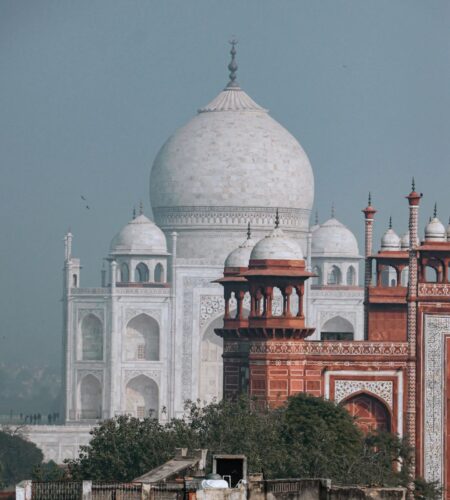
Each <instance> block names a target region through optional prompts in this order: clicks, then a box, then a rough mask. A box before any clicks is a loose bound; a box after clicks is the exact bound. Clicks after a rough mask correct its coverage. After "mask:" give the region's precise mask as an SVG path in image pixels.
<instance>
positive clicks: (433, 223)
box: [425, 203, 447, 242]
mask: <svg viewBox="0 0 450 500" xmlns="http://www.w3.org/2000/svg"><path fill="white" fill-rule="evenodd" d="M425 241H426V242H432V241H436V242H437V241H447V232H446V230H445V227H444V224H442V222H441V221H440V220H439V219H438V216H437V204H436V203H435V204H434V212H433V218H432V219H431V220H430V222H429V223H428V224H427V225H426V227H425Z"/></svg>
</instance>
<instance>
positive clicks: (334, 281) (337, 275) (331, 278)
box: [327, 265, 342, 285]
mask: <svg viewBox="0 0 450 500" xmlns="http://www.w3.org/2000/svg"><path fill="white" fill-rule="evenodd" d="M341 283H342V273H341V270H340V269H339V267H338V266H334V265H333V266H331V268H330V270H329V272H328V277H327V284H328V285H340V284H341Z"/></svg>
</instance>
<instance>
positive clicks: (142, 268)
mask: <svg viewBox="0 0 450 500" xmlns="http://www.w3.org/2000/svg"><path fill="white" fill-rule="evenodd" d="M149 279H150V273H149V271H148V267H147V265H146V264H144V263H143V262H139V264H138V265H137V266H136V268H135V270H134V281H135V282H136V283H147V282H148V281H149Z"/></svg>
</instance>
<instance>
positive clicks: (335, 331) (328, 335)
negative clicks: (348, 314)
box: [320, 316, 354, 340]
mask: <svg viewBox="0 0 450 500" xmlns="http://www.w3.org/2000/svg"><path fill="white" fill-rule="evenodd" d="M353 335H354V328H353V325H352V324H351V323H350V321H348V320H347V319H345V318H343V317H342V316H334V317H333V318H330V319H329V320H328V321H326V322H325V323H324V325H323V326H322V328H321V331H320V336H321V340H353Z"/></svg>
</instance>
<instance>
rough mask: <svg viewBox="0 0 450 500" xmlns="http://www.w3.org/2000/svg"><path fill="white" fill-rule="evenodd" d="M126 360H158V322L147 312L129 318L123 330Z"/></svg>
mask: <svg viewBox="0 0 450 500" xmlns="http://www.w3.org/2000/svg"><path fill="white" fill-rule="evenodd" d="M124 353H125V360H126V361H159V324H158V322H157V321H156V320H155V319H154V318H152V317H151V316H148V315H147V314H139V316H135V317H134V318H133V319H131V320H130V321H129V322H128V324H127V327H126V331H125V349H124Z"/></svg>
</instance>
